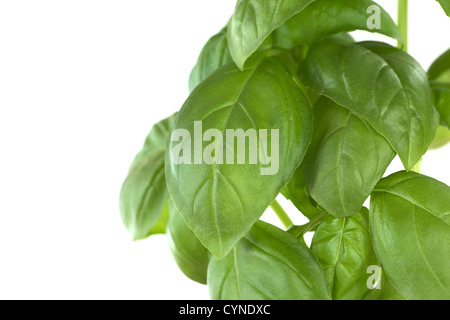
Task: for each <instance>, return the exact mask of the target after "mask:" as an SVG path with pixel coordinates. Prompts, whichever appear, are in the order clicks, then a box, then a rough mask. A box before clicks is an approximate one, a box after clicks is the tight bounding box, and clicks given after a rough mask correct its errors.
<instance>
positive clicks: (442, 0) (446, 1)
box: [437, 0, 450, 17]
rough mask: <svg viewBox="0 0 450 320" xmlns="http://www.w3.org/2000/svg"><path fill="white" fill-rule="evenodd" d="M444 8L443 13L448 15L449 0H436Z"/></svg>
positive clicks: (449, 14) (449, 12) (449, 8)
mask: <svg viewBox="0 0 450 320" xmlns="http://www.w3.org/2000/svg"><path fill="white" fill-rule="evenodd" d="M437 2H439V3H440V4H441V6H442V9H444V11H445V13H446V14H447V15H448V16H449V17H450V0H437Z"/></svg>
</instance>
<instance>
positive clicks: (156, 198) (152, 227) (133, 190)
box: [120, 114, 176, 240]
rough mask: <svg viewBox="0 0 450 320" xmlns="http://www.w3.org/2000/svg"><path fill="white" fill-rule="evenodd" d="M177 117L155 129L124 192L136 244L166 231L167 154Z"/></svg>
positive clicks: (127, 224) (124, 210)
mask: <svg viewBox="0 0 450 320" xmlns="http://www.w3.org/2000/svg"><path fill="white" fill-rule="evenodd" d="M175 117H176V114H174V115H172V116H170V117H169V118H166V119H164V120H162V121H161V122H159V123H157V124H156V125H154V126H153V127H152V129H151V131H150V133H149V135H148V136H147V139H146V140H145V143H144V146H143V148H142V150H141V151H140V152H139V153H138V154H137V155H136V157H135V159H134V161H133V163H132V164H131V167H130V170H129V172H128V176H127V178H126V179H125V181H124V183H123V185H122V189H121V191H120V213H121V217H122V221H123V224H124V225H125V227H126V228H127V230H128V231H129V232H130V233H131V234H132V236H133V239H134V240H141V239H144V238H147V237H148V236H149V235H151V234H154V233H162V232H163V230H164V229H165V222H166V221H167V214H166V209H165V205H166V202H167V197H168V193H167V187H166V179H165V175H164V153H165V148H166V143H167V139H168V138H169V133H170V130H171V129H172V125H173V123H174V122H175Z"/></svg>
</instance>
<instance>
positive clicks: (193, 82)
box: [189, 29, 233, 92]
mask: <svg viewBox="0 0 450 320" xmlns="http://www.w3.org/2000/svg"><path fill="white" fill-rule="evenodd" d="M231 62H233V59H232V58H231V55H230V51H229V50H228V42H227V30H226V29H223V30H222V31H220V32H219V33H218V34H216V35H215V36H213V37H212V38H211V39H209V40H208V42H207V43H206V44H205V46H204V47H203V49H202V51H201V52H200V55H199V57H198V60H197V64H196V65H195V66H194V68H193V69H192V72H191V76H190V77H189V90H190V91H191V92H192V90H194V88H195V87H196V86H197V85H198V84H199V83H200V82H202V81H203V80H205V79H206V78H207V77H208V76H209V75H210V74H211V73H212V72H213V71H215V70H217V69H218V68H220V67H222V66H224V65H226V64H228V63H231Z"/></svg>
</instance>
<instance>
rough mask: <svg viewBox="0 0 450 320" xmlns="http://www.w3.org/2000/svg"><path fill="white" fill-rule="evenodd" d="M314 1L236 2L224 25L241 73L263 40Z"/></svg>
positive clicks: (242, 0)
mask: <svg viewBox="0 0 450 320" xmlns="http://www.w3.org/2000/svg"><path fill="white" fill-rule="evenodd" d="M313 1H314V0H275V1H265V0H238V1H237V3H236V8H235V10H234V14H233V17H232V18H231V21H230V23H229V25H228V44H229V48H230V52H231V56H232V57H233V60H234V61H235V62H236V64H237V66H238V67H239V68H240V69H241V70H242V69H243V67H244V63H245V61H246V60H247V59H248V58H249V57H250V56H251V55H252V53H254V52H255V51H256V50H257V49H258V48H259V46H260V45H261V44H262V43H263V41H264V40H265V39H266V38H268V37H269V35H270V34H271V33H272V32H273V31H274V30H275V29H277V28H278V27H279V26H280V25H282V24H283V23H284V22H286V21H287V20H288V19H289V18H291V17H292V16H293V15H295V14H296V13H298V12H300V11H302V10H303V9H304V8H305V7H306V6H307V5H309V4H310V3H311V2H313Z"/></svg>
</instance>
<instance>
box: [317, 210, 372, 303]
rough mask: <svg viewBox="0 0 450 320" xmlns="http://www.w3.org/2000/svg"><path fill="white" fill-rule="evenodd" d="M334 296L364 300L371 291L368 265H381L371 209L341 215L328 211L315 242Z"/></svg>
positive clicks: (318, 256) (318, 257)
mask: <svg viewBox="0 0 450 320" xmlns="http://www.w3.org/2000/svg"><path fill="white" fill-rule="evenodd" d="M311 250H312V252H313V254H314V255H315V256H316V257H317V259H318V261H319V263H320V265H321V267H322V269H323V270H324V272H325V275H326V277H327V280H328V284H329V286H330V291H331V295H332V297H333V300H361V299H363V298H364V297H365V296H366V295H367V294H369V293H370V291H371V290H370V289H369V288H368V287H367V277H368V275H367V268H368V267H369V266H373V265H379V262H378V259H377V257H376V255H375V252H374V250H373V247H372V240H371V238H370V232H369V210H367V209H366V208H363V209H361V212H360V213H359V214H357V215H354V216H352V217H348V218H343V219H338V218H335V217H333V216H330V215H328V216H327V217H326V218H325V219H324V220H323V221H322V223H321V224H320V225H319V227H318V228H317V231H316V232H315V233H314V237H313V239H312V242H311Z"/></svg>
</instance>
